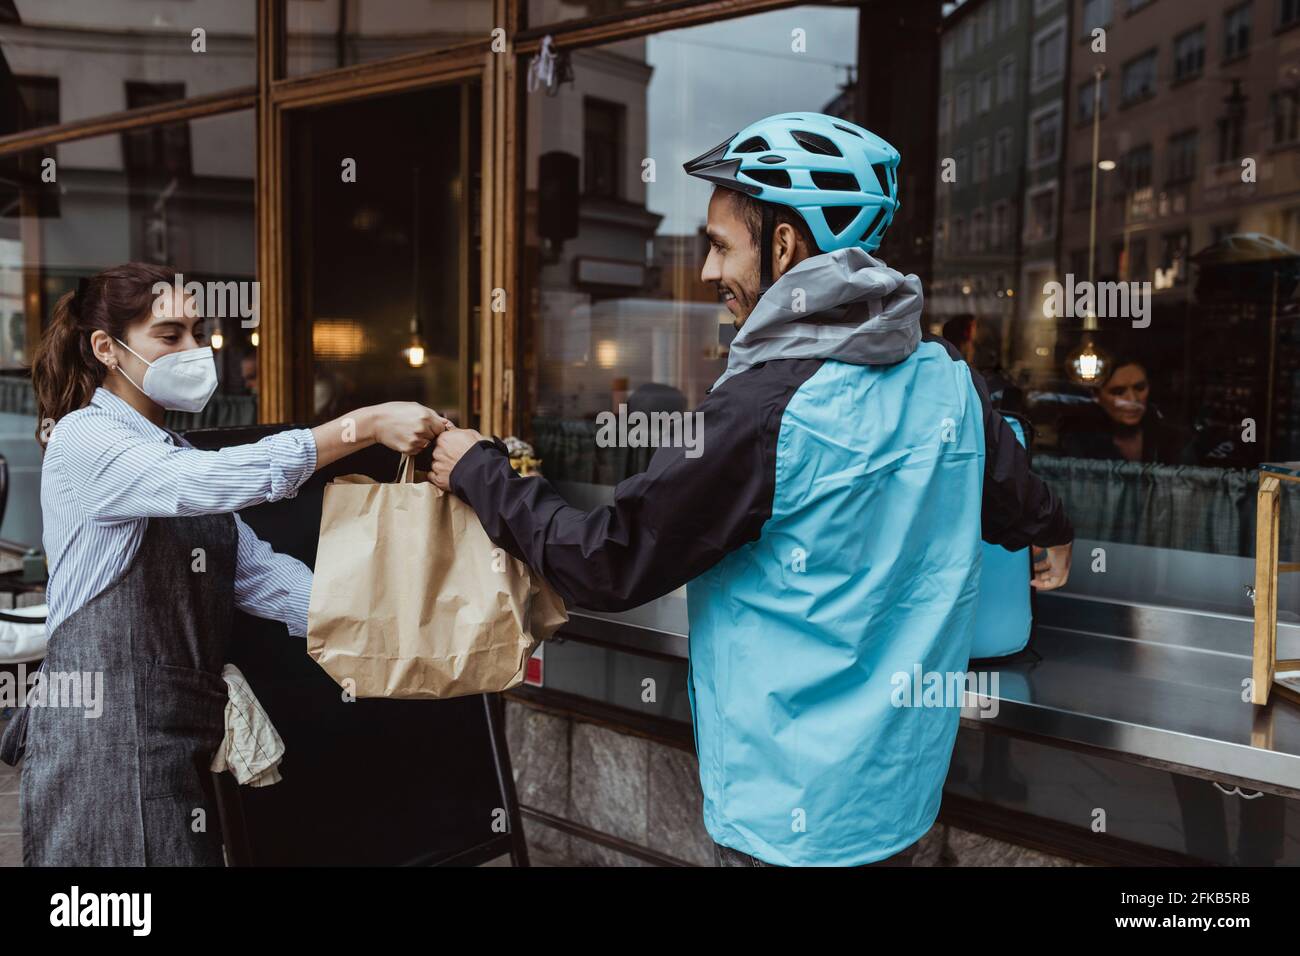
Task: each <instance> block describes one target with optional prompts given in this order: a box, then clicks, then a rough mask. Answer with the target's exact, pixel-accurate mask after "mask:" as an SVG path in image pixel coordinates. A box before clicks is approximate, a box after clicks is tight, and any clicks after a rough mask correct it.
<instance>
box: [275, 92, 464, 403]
mask: <svg viewBox="0 0 1300 956" xmlns="http://www.w3.org/2000/svg"><path fill="white" fill-rule="evenodd" d="M477 104H478V93H477V87H471V86H447V87H439V88H435V89H431V90H422V91H420V92H418V93H409V94H403V95H400V96H390V97H380V98H376V99H366V100H362V101H360V102H355V103H347V104H344V105H341V106H331V107H326V108H321V109H313V110H306V111H301V112H299V113H298V114H297V115H296V117H295V121H294V124H293V127H292V135H291V142H292V147H291V155H292V157H293V160H292V162H293V170H294V174H293V177H292V179H291V189H292V194H291V206H290V208H291V215H290V218H289V221H290V223H291V225H292V228H293V230H294V232H293V236H292V240H291V242H290V244H289V248H290V249H292V250H293V255H294V266H293V307H292V310H291V311H292V314H293V316H294V319H293V320H292V321H293V322H294V323H295V328H298V327H302V328H309V329H310V330H311V339H310V350H311V351H310V361H311V363H312V365H311V369H312V376H311V382H310V383H309V387H310V395H309V396H308V397H307V399H308V401H309V403H310V408H311V416H312V418H313V420H314V421H324V420H326V419H329V418H332V417H334V416H335V415H338V414H341V413H342V412H343V411H346V410H347V409H349V408H355V407H357V406H358V405H365V404H370V403H374V402H383V401H390V400H405V401H418V402H423V403H425V404H426V405H430V406H432V407H434V408H436V409H438V411H440V412H442V413H443V414H444V415H447V416H448V417H450V418H452V419H453V420H454V421H457V422H459V423H461V424H469V423H470V421H471V419H470V416H471V415H472V413H473V410H472V408H471V395H470V382H469V379H468V376H467V375H465V374H463V372H464V370H465V369H467V368H468V367H469V349H470V347H471V344H472V342H471V340H470V331H469V330H470V328H471V324H474V325H476V324H477V307H478V296H479V286H478V282H477V276H478V264H477V261H478V246H479V244H480V238H479V235H480V231H479V228H478V224H477V216H476V211H477V210H478V208H479V200H478V198H477V196H478V191H479V186H478V181H479V173H478V170H479V168H480V166H479V160H478V147H479V140H480V136H479V134H478V132H477V129H478V116H479V107H478V105H477ZM413 116H419V117H425V118H426V119H425V120H424V121H421V122H415V123H413V122H411V117H413ZM394 130H402V135H401V136H394V135H393V131H394ZM471 277H473V280H471Z"/></svg>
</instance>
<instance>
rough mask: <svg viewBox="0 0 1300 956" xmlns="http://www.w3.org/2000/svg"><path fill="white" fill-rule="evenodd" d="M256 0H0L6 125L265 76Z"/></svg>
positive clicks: (0, 79) (39, 122) (96, 111)
mask: <svg viewBox="0 0 1300 956" xmlns="http://www.w3.org/2000/svg"><path fill="white" fill-rule="evenodd" d="M256 12H257V4H256V0H95V2H94V3H84V2H82V3H78V2H76V0H11V2H9V3H4V4H0V135H4V134H7V133H16V132H20V131H22V130H28V129H34V128H36V127H40V126H51V125H54V124H56V123H69V122H73V121H75V120H83V119H88V118H92V117H96V116H103V115H105V114H108V113H117V112H120V111H121V110H126V109H131V108H133V107H137V106H148V105H154V104H156V103H159V102H166V101H170V100H180V99H185V98H187V97H195V96H204V95H207V94H211V93H220V92H222V91H225V90H233V89H237V88H239V87H248V86H252V85H253V84H255V83H256V82H257V55H256V44H255V42H254V36H255V24H256Z"/></svg>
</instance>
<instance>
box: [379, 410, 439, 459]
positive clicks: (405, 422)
mask: <svg viewBox="0 0 1300 956" xmlns="http://www.w3.org/2000/svg"><path fill="white" fill-rule="evenodd" d="M370 411H371V412H373V413H374V426H373V434H374V436H375V441H377V442H379V444H381V445H384V446H385V447H387V448H391V449H393V451H398V452H401V453H402V454H403V455H414V454H417V453H419V452H422V451H424V449H425V448H427V447H428V446H429V442H431V441H433V440H434V439H436V438H437V437H438V436H439V435H440V434H442V432H443V431H444V430H445V429H446V428H447V426H449V425H450V424H451V423H450V422H449V421H447V419H445V418H443V417H442V416H441V415H439V414H438V413H437V412H435V411H434V410H433V409H432V408H425V407H424V406H423V405H421V404H419V403H418V402H387V403H386V404H383V405H375V406H373V407H372V408H371V409H370Z"/></svg>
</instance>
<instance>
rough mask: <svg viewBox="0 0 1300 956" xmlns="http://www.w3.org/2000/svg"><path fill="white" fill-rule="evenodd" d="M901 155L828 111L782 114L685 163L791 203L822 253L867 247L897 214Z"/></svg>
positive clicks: (766, 249) (757, 194)
mask: <svg viewBox="0 0 1300 956" xmlns="http://www.w3.org/2000/svg"><path fill="white" fill-rule="evenodd" d="M899 159H900V156H899V153H898V150H896V149H895V148H894V147H893V146H891V145H889V143H887V142H885V141H884V140H883V139H881V138H880V137H879V136H877V135H876V134H875V133H873V132H871V131H870V130H867V129H863V128H862V127H861V126H858V125H856V124H854V123H850V122H849V121H848V120H842V119H840V118H839V117H837V116H827V115H826V114H825V113H779V114H777V115H776V116H769V117H767V118H765V119H761V120H759V121H758V122H757V123H753V124H751V125H750V126H746V127H745V128H744V129H742V130H741V131H740V132H739V133H737V134H736V135H735V136H731V137H728V139H727V140H726V141H725V142H723V143H720V144H719V145H717V146H715V147H714V148H713V149H711V150H709V151H708V152H707V153H704V154H702V155H700V156H697V157H696V158H695V159H692V160H690V161H689V162H687V163H683V164H682V165H683V168H684V169H685V170H686V172H687V173H689V174H690V175H692V176H697V177H699V178H700V179H704V180H708V181H709V182H712V183H716V184H718V185H720V186H725V187H727V188H728V189H735V190H738V191H739V192H742V193H745V194H747V195H749V196H753V197H754V198H755V199H758V200H761V201H762V202H763V203H765V204H767V203H780V204H781V205H783V206H789V207H791V208H792V209H794V210H795V211H796V212H798V213H799V215H800V216H802V217H803V220H804V222H806V223H807V224H808V229H809V231H810V232H811V233H812V236H813V239H814V240H815V241H816V242H817V246H818V248H819V250H820V251H821V252H833V251H835V250H836V249H847V248H849V247H851V246H857V247H858V248H859V249H865V250H866V251H867V252H874V251H875V250H876V249H878V248H879V247H880V240H881V237H882V236H884V234H885V230H886V229H888V228H889V224H890V223H891V222H893V221H894V213H895V212H897V211H898V163H899ZM771 218H772V217H771V215H770V209H769V208H768V206H767V205H765V206H764V216H763V220H764V226H763V249H762V260H761V261H762V264H763V272H764V281H763V283H762V285H763V289H764V290H766V288H767V286H768V285H769V284H770V277H769V276H768V275H767V273H769V272H770V261H771V253H770V248H771V247H770V242H771V231H770V221H771Z"/></svg>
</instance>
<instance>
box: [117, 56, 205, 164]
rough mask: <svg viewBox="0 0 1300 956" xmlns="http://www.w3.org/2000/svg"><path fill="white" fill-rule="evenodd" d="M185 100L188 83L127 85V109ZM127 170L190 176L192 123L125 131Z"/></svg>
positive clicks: (128, 83)
mask: <svg viewBox="0 0 1300 956" xmlns="http://www.w3.org/2000/svg"><path fill="white" fill-rule="evenodd" d="M183 99H185V84H184V83H138V82H135V81H131V80H128V81H127V84H126V108H127V109H130V110H134V109H142V108H144V107H146V106H157V105H159V104H160V103H172V102H175V101H176V100H183ZM122 154H123V159H124V161H125V164H126V170H127V172H128V173H129V174H133V175H154V176H159V177H173V176H175V177H179V178H182V179H185V178H188V177H189V176H190V173H191V171H192V170H193V168H194V166H193V163H192V161H191V154H190V126H189V124H188V123H172V124H170V125H168V126H154V127H150V128H148V129H143V130H133V131H132V132H129V133H123V134H122Z"/></svg>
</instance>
